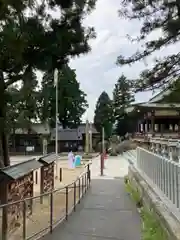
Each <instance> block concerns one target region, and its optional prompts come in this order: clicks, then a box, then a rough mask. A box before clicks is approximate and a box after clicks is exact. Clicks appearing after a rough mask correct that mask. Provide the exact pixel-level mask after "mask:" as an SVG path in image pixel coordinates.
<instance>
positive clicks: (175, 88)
mask: <svg viewBox="0 0 180 240" xmlns="http://www.w3.org/2000/svg"><path fill="white" fill-rule="evenodd" d="M168 89H169V90H170V93H169V94H167V95H165V96H164V97H163V99H162V100H160V101H159V102H161V103H180V95H179V92H180V81H179V79H178V80H177V81H176V82H175V83H174V84H172V86H169V88H168Z"/></svg>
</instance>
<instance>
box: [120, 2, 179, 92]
mask: <svg viewBox="0 0 180 240" xmlns="http://www.w3.org/2000/svg"><path fill="white" fill-rule="evenodd" d="M119 14H120V16H121V17H123V18H126V19H128V20H130V21H132V22H134V24H137V21H140V23H139V24H141V29H140V34H139V36H138V37H137V38H136V39H132V38H131V37H130V39H131V40H133V41H137V42H138V43H142V48H141V49H142V50H137V52H135V53H134V54H133V55H132V56H130V57H127V58H126V57H124V56H119V57H118V59H117V63H118V65H126V64H132V63H135V62H137V61H140V60H142V59H144V58H147V57H148V56H150V55H151V54H153V53H154V52H155V51H157V50H161V49H163V48H166V47H168V46H170V45H171V44H175V43H178V42H179V39H180V5H179V1H161V0H157V1H141V0H137V1H134V0H127V1H121V9H120V11H119ZM154 31H158V32H161V34H160V35H159V37H157V38H156V39H153V40H151V38H149V39H148V36H149V35H150V34H151V33H153V32H154ZM154 63H155V65H154V66H153V67H152V68H150V69H145V70H144V71H143V72H141V74H140V77H139V79H137V81H136V84H135V88H136V89H137V90H143V89H151V88H152V87H154V88H155V87H157V88H158V87H165V86H167V85H169V83H171V81H172V80H173V81H174V80H176V79H178V77H179V73H180V65H179V63H180V52H179V51H178V50H177V51H176V53H174V54H169V55H168V56H165V57H158V54H157V57H156V59H155V62H154Z"/></svg>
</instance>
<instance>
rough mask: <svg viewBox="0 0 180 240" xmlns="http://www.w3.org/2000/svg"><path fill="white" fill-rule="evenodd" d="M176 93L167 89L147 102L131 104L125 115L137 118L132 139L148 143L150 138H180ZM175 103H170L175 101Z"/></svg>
mask: <svg viewBox="0 0 180 240" xmlns="http://www.w3.org/2000/svg"><path fill="white" fill-rule="evenodd" d="M173 94H176V96H177V92H176V91H175V92H173V90H170V89H167V90H166V91H162V92H160V93H159V94H157V95H156V96H155V97H153V98H151V99H150V100H149V101H148V102H145V103H137V104H133V105H131V106H130V107H128V108H127V109H126V111H127V113H129V114H130V113H131V114H132V113H133V112H134V113H136V114H137V115H138V116H139V117H138V121H137V125H136V126H137V127H136V130H135V133H134V139H136V140H138V141H148V139H150V138H152V137H164V138H180V99H178V98H177V97H176V98H174V95H173ZM175 99H177V100H176V101H177V102H172V100H175Z"/></svg>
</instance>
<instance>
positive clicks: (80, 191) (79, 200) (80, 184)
mask: <svg viewBox="0 0 180 240" xmlns="http://www.w3.org/2000/svg"><path fill="white" fill-rule="evenodd" d="M80 201H81V178H79V200H78V203H80Z"/></svg>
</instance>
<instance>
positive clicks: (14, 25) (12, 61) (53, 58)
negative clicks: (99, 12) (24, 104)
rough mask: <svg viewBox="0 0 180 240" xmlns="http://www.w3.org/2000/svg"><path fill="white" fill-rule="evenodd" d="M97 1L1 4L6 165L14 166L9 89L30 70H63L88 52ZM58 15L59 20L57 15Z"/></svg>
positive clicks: (1, 135)
mask: <svg viewBox="0 0 180 240" xmlns="http://www.w3.org/2000/svg"><path fill="white" fill-rule="evenodd" d="M95 3H96V0H44V1H38V0H35V1H29V0H16V1H1V4H0V142H1V146H0V147H1V155H2V163H3V164H4V165H5V166H8V165H9V164H10V162H9V154H8V143H7V134H6V132H7V118H6V117H7V92H6V90H7V88H8V87H9V86H11V85H12V84H13V83H15V82H17V81H20V80H21V81H22V80H23V79H24V74H27V73H28V72H29V70H30V69H39V70H42V71H51V70H54V69H55V68H58V69H61V67H62V65H64V64H65V63H67V62H68V61H69V58H70V57H74V56H78V55H80V54H81V53H87V52H88V51H89V50H90V47H89V45H88V40H89V39H90V38H92V37H95V35H94V30H93V28H85V27H84V26H83V25H82V20H83V19H84V17H85V16H86V15H87V14H89V13H90V12H91V10H92V9H93V8H94V6H95ZM55 15H56V18H54V17H53V16H55Z"/></svg>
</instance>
